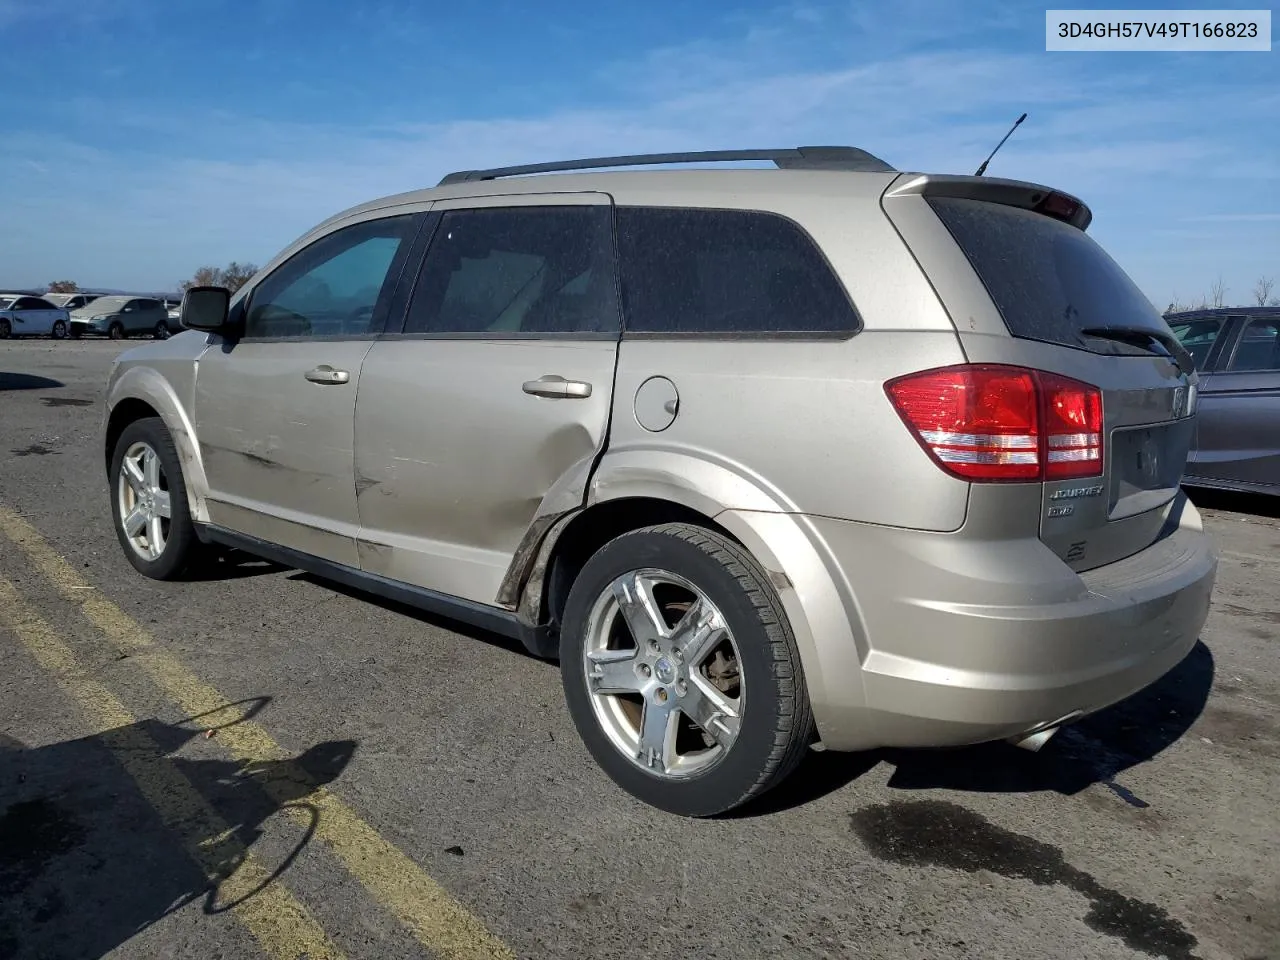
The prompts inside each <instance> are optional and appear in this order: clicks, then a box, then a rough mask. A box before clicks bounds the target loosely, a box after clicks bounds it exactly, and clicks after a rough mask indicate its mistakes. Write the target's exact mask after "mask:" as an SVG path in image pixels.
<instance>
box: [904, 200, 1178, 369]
mask: <svg viewBox="0 0 1280 960" xmlns="http://www.w3.org/2000/svg"><path fill="white" fill-rule="evenodd" d="M928 202H929V205H930V206H931V207H932V208H933V211H934V212H935V213H936V214H937V215H938V218H939V219H940V220H941V221H942V222H943V224H944V225H945V226H946V228H947V230H948V231H950V233H951V235H952V237H954V238H955V241H956V243H957V244H959V246H960V249H961V250H962V251H963V252H964V254H965V256H966V257H967V258H968V260H969V263H970V264H972V266H973V269H974V271H975V272H976V273H977V274H978V277H979V278H980V279H981V280H982V282H983V284H984V285H985V286H986V288H987V292H988V293H989V294H990V296H991V300H992V302H993V303H994V304H995V306H996V309H997V310H999V311H1000V315H1001V316H1002V317H1003V318H1004V322H1005V325H1006V326H1007V327H1008V328H1009V332H1010V333H1011V334H1012V335H1013V336H1015V337H1020V338H1023V339H1027V340H1041V341H1044V342H1047V343H1055V344H1061V345H1063V346H1069V347H1078V348H1085V349H1090V350H1093V351H1095V352H1107V353H1109V352H1113V351H1114V350H1115V349H1116V347H1115V345H1108V344H1107V343H1106V342H1099V341H1096V340H1094V339H1092V338H1089V337H1085V336H1083V335H1082V332H1083V331H1085V330H1090V329H1108V328H1111V329H1113V328H1117V327H1129V328H1141V329H1143V330H1150V331H1151V332H1152V333H1155V334H1158V335H1161V336H1163V337H1171V336H1172V333H1171V331H1170V330H1169V327H1168V325H1167V324H1166V323H1165V322H1164V318H1163V317H1161V316H1160V313H1159V311H1157V310H1156V308H1155V307H1154V306H1153V305H1152V303H1151V301H1149V300H1148V299H1147V298H1146V296H1145V295H1144V294H1143V293H1142V291H1141V290H1139V289H1138V286H1137V284H1135V283H1134V282H1133V281H1132V280H1131V279H1130V278H1129V276H1128V274H1126V273H1125V272H1124V270H1122V269H1121V268H1120V266H1119V264H1117V263H1116V262H1115V261H1114V260H1113V259H1112V258H1111V257H1110V256H1109V255H1108V254H1107V252H1106V251H1105V250H1103V249H1102V247H1101V246H1100V245H1099V244H1098V243H1097V242H1096V241H1095V240H1094V239H1093V238H1092V237H1090V236H1089V235H1088V234H1086V233H1085V232H1084V231H1082V230H1079V229H1078V228H1076V227H1073V226H1071V225H1070V224H1067V223H1063V222H1061V221H1059V220H1054V219H1052V218H1051V217H1047V216H1045V215H1043V214H1040V213H1035V212H1033V211H1031V210H1023V209H1021V208H1019V207H1010V206H1006V205H1003V204H996V203H990V202H987V201H983V200H968V199H960V198H956V197H929V198H928Z"/></svg>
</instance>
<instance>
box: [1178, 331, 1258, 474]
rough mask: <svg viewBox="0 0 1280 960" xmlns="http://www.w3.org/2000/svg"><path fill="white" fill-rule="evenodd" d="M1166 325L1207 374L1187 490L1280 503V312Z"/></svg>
mask: <svg viewBox="0 0 1280 960" xmlns="http://www.w3.org/2000/svg"><path fill="white" fill-rule="evenodd" d="M1165 319H1166V320H1167V321H1168V323H1169V326H1170V327H1171V328H1172V329H1173V332H1174V333H1175V334H1176V335H1177V336H1178V338H1179V340H1181V341H1182V344H1183V346H1185V347H1186V348H1187V350H1188V351H1189V352H1190V353H1191V355H1192V356H1193V357H1194V358H1195V364H1196V369H1197V370H1199V371H1200V413H1199V415H1198V417H1197V422H1196V429H1195V437H1194V439H1193V441H1192V446H1191V456H1190V458H1189V459H1188V461H1187V472H1186V476H1184V477H1183V481H1182V482H1183V483H1184V484H1185V485H1186V486H1189V487H1213V488H1217V489H1221V490H1237V491H1241V492H1247V493H1268V494H1272V495H1280V308H1276V307H1234V308H1228V307H1223V308H1218V309H1211V310H1195V311H1190V312H1187V313H1177V314H1168V315H1166V317H1165Z"/></svg>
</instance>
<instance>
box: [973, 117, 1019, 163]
mask: <svg viewBox="0 0 1280 960" xmlns="http://www.w3.org/2000/svg"><path fill="white" fill-rule="evenodd" d="M1025 119H1027V115H1026V114H1025V113H1024V114H1023V115H1022V116H1020V117H1019V118H1018V119H1017V120H1015V121H1013V126H1012V127H1010V128H1009V132H1008V133H1006V134H1005V135H1004V140H1008V139H1009V138H1010V137H1012V136H1013V131H1015V130H1017V129H1018V124H1020V123H1021V122H1022V121H1023V120H1025ZM1004 140H1001V141H1000V142H999V143H997V144H996V149H995V150H992V151H991V157H994V156H995V155H996V150H999V149H1000V148H1001V147H1003V146H1004ZM991 157H987V159H985V160H983V161H982V166H980V167H979V168H978V172H977V173H975V174H974V176H975V177H980V176H982V175H983V174H984V173H986V172H987V164H988V163H990V162H991Z"/></svg>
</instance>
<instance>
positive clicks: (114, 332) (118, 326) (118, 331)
mask: <svg viewBox="0 0 1280 960" xmlns="http://www.w3.org/2000/svg"><path fill="white" fill-rule="evenodd" d="M107 336H108V337H110V338H111V339H112V340H123V339H124V324H122V323H120V322H116V323H113V324H112V325H111V327H110V328H109V329H108V330H107Z"/></svg>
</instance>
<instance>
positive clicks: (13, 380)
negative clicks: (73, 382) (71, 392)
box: [0, 370, 66, 390]
mask: <svg viewBox="0 0 1280 960" xmlns="http://www.w3.org/2000/svg"><path fill="white" fill-rule="evenodd" d="M65 386H66V384H65V383H63V382H62V381H61V380H50V379H49V378H48V377H38V376H36V375H35V374H33V373H8V372H6V371H4V370H0V390H52V389H54V388H55V387H65Z"/></svg>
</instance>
